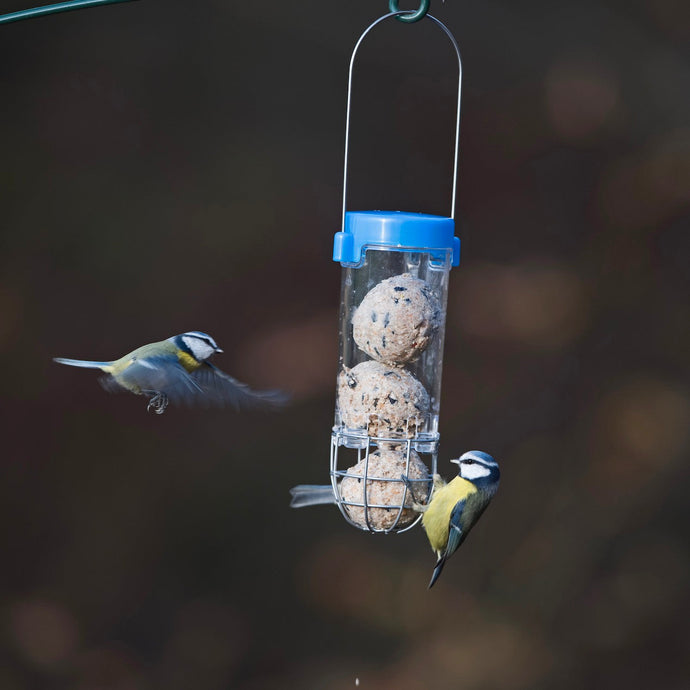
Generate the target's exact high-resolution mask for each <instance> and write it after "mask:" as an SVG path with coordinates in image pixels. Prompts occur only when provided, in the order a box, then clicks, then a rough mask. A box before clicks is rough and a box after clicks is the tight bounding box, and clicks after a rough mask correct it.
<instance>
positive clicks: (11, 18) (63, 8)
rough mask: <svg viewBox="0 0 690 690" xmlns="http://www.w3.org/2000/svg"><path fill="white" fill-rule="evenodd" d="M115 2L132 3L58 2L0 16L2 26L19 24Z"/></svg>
mask: <svg viewBox="0 0 690 690" xmlns="http://www.w3.org/2000/svg"><path fill="white" fill-rule="evenodd" d="M115 2H131V0H74V1H73V2H58V3H56V4H55V5H43V6H42V7H33V8H31V9H30V10H19V11H18V12H10V13H9V14H3V15H0V24H9V22H18V21H20V20H21V19H32V18H33V17H41V16H43V15H44V14H55V13H57V12H70V11H71V10H80V9H82V8H84V7H96V6H98V5H110V4H112V3H115Z"/></svg>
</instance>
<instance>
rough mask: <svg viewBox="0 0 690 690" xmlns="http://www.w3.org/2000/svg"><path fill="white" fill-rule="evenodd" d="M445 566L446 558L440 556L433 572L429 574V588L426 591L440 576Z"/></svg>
mask: <svg viewBox="0 0 690 690" xmlns="http://www.w3.org/2000/svg"><path fill="white" fill-rule="evenodd" d="M445 564H446V557H445V556H441V557H440V558H439V559H438V561H437V562H436V567H435V568H434V572H433V573H431V580H429V587H428V589H431V588H432V587H433V586H434V583H435V582H436V580H438V578H439V577H440V575H441V571H442V570H443V566H444V565H445Z"/></svg>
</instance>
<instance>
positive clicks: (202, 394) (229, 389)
mask: <svg viewBox="0 0 690 690" xmlns="http://www.w3.org/2000/svg"><path fill="white" fill-rule="evenodd" d="M180 368H182V367H180ZM183 371H184V369H183ZM185 373H186V372H185ZM187 376H188V377H189V379H190V380H191V381H192V383H193V384H194V387H193V388H192V387H190V386H189V385H186V381H183V380H182V381H178V382H177V383H176V384H175V385H173V386H170V387H166V388H162V389H159V390H162V391H163V392H164V393H166V394H167V395H168V397H169V398H170V400H171V402H181V403H184V404H187V405H201V406H204V407H208V406H211V405H213V406H217V407H226V406H229V407H232V408H234V409H235V410H248V409H260V408H270V407H281V406H283V405H285V403H287V401H288V396H287V395H286V394H285V393H282V392H281V391H254V390H252V389H251V388H250V387H249V386H247V385H246V384H244V383H241V382H240V381H238V380H237V379H234V378H233V377H232V376H229V375H228V374H226V373H225V372H223V371H221V370H220V369H218V367H215V366H214V365H213V364H210V363H209V362H204V363H203V364H202V365H201V366H200V367H199V368H198V369H196V370H195V371H193V372H192V373H191V374H188V375H187Z"/></svg>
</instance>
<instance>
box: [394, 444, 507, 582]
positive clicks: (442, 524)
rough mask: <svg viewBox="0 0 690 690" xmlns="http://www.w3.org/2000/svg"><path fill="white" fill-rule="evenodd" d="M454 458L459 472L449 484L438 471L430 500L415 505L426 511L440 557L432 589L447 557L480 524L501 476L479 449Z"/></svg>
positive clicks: (429, 534)
mask: <svg viewBox="0 0 690 690" xmlns="http://www.w3.org/2000/svg"><path fill="white" fill-rule="evenodd" d="M451 462H454V463H457V465H458V476H457V477H455V479H453V480H452V481H450V482H448V483H447V484H446V482H444V481H443V479H442V478H441V477H440V476H439V475H435V476H434V488H433V491H432V494H431V498H430V500H429V502H428V503H427V504H426V505H421V504H417V503H416V504H414V506H413V507H414V509H415V510H418V511H420V512H422V513H423V515H422V526H423V527H424V530H425V531H426V536H427V538H428V539H429V543H430V544H431V548H432V549H433V550H434V551H435V553H436V556H437V557H438V560H437V561H436V566H435V567H434V572H433V573H432V575H431V581H430V582H429V589H431V587H433V585H434V583H435V582H436V580H438V578H439V575H440V574H441V571H442V570H443V566H444V565H445V564H446V560H447V559H448V558H450V557H451V556H452V555H453V554H454V553H455V552H456V551H457V549H458V547H459V546H460V544H462V542H463V541H465V539H466V538H467V535H468V534H469V532H470V530H471V529H472V527H474V525H475V524H477V520H479V518H480V517H481V515H482V513H483V512H484V511H485V510H486V507H487V506H488V505H489V503H490V502H491V499H492V498H493V496H494V494H495V493H496V490H497V489H498V484H499V481H500V478H501V473H500V471H499V469H498V463H497V462H496V461H495V460H494V459H493V458H492V457H491V456H490V455H488V454H487V453H483V452H482V451H480V450H470V451H468V452H467V453H465V454H464V455H462V456H460V457H459V458H458V459H457V460H451ZM405 479H406V478H405Z"/></svg>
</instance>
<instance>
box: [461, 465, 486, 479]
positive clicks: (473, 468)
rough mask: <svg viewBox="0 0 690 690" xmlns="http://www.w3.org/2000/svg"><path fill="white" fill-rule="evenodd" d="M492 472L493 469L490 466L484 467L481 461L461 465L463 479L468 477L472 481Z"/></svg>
mask: <svg viewBox="0 0 690 690" xmlns="http://www.w3.org/2000/svg"><path fill="white" fill-rule="evenodd" d="M490 474H491V470H490V469H489V468H488V467H484V466H483V465H480V464H479V463H475V464H474V465H461V469H460V476H461V477H462V478H463V479H468V480H470V481H472V480H474V479H481V478H482V477H488V476H489V475H490Z"/></svg>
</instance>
